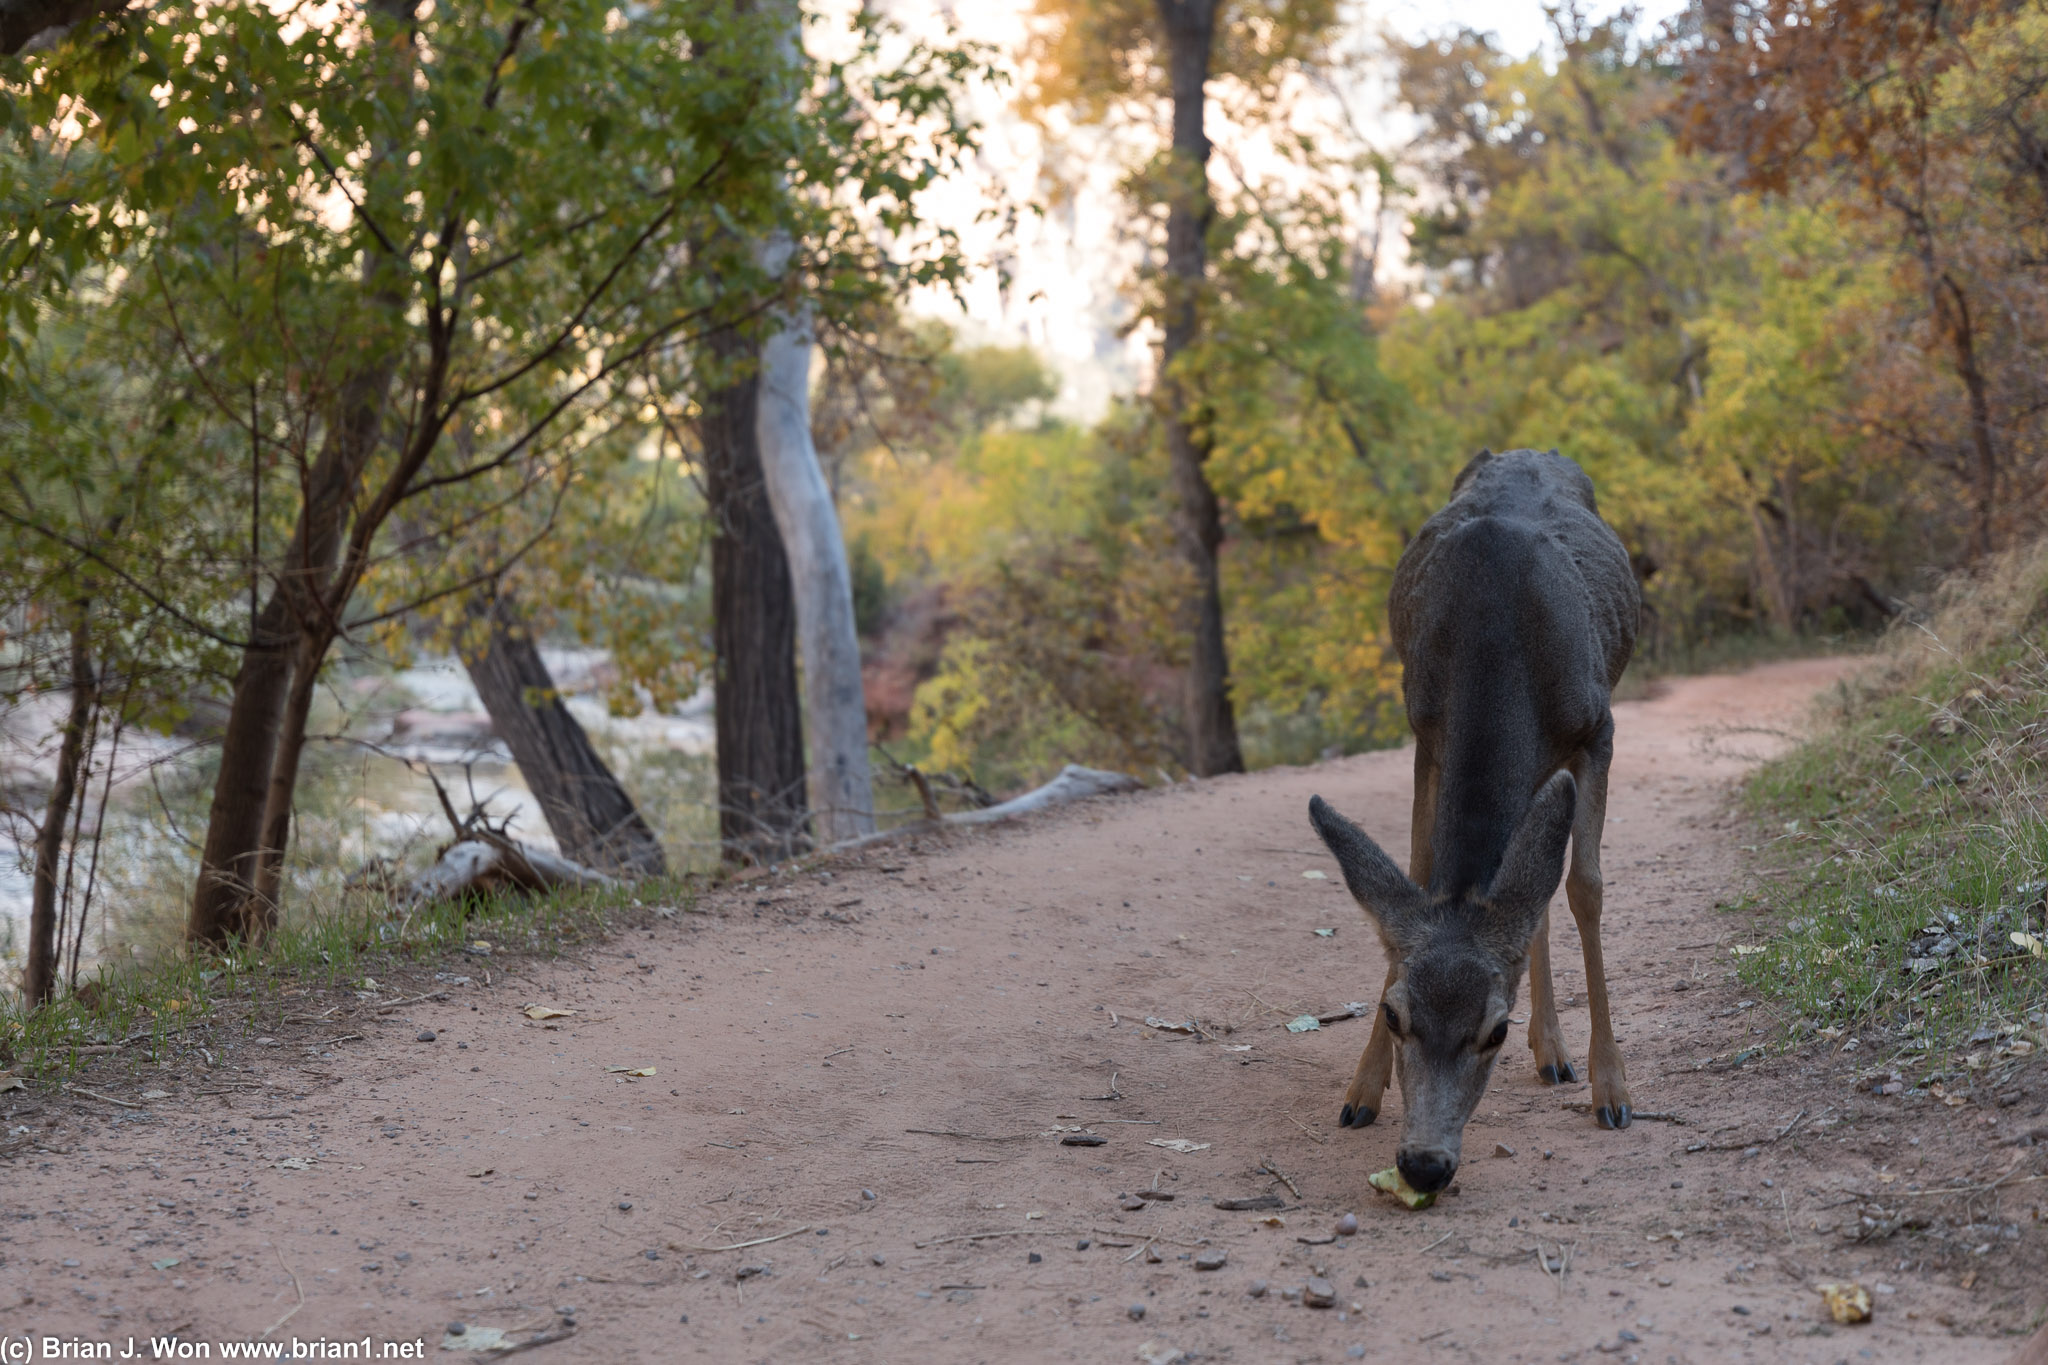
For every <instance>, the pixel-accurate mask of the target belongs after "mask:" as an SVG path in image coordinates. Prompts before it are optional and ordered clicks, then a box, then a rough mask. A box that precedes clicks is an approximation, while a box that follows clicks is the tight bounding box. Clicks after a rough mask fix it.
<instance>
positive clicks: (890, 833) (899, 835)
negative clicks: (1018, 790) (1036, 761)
mask: <svg viewBox="0 0 2048 1365" xmlns="http://www.w3.org/2000/svg"><path fill="white" fill-rule="evenodd" d="M910 771H911V772H912V773H913V774H915V773H916V772H917V770H916V769H915V768H913V769H911V770H910ZM913 780H915V779H913ZM1144 786H1145V784H1144V783H1143V782H1140V781H1139V780H1138V779H1137V778H1135V777H1132V776H1130V775H1129V774H1127V773H1113V772H1106V771H1104V770H1103V769H1101V768H1084V767H1082V766H1081V765H1080V764H1078V763H1069V764H1068V765H1067V766H1066V767H1064V768H1062V769H1060V772H1059V776H1057V777H1055V778H1053V780H1052V781H1050V782H1048V783H1046V784H1045V785H1044V786H1042V787H1034V788H1032V789H1031V790H1030V791H1028V792H1025V793H1024V794H1023V795H1022V796H1015V797H1012V798H1010V799H1009V800H1008V801H1004V802H1002V803H1001V804H999V805H994V806H985V807H983V808H982V809H980V810H962V811H953V812H951V813H948V814H942V815H939V816H938V817H937V818H936V819H935V818H933V817H932V816H931V815H929V814H927V815H926V816H925V818H924V819H922V820H913V821H911V822H910V823H909V824H907V825H898V826H897V827H896V828H895V829H885V830H878V831H877V832H875V833H873V834H864V835H862V836H861V837H860V838H858V839H846V840H842V841H841V842H839V843H836V844H829V845H827V846H826V847H824V848H822V849H819V850H818V851H819V852H820V853H845V852H847V851H848V850H850V849H856V848H867V847H869V846H871V845H873V844H882V843H888V842H889V841H891V840H894V839H903V838H908V837H910V836H912V835H918V834H933V833H936V832H938V831H939V830H942V829H946V828H948V827H949V826H953V825H992V824H995V823H997V822H999V821H1003V820H1014V819H1016V818H1017V817H1018V816H1020V815H1030V814H1033V813H1034V812H1037V811H1042V810H1050V809H1051V808H1052V807H1054V806H1062V805H1065V804H1067V803H1068V802H1070V801H1081V800H1085V799H1086V798H1088V797H1091V796H1111V795H1114V794H1116V793H1119V792H1134V791H1141V790H1143V789H1144ZM919 793H920V795H921V796H923V798H924V802H925V809H926V811H928V812H929V811H934V810H936V809H937V803H936V802H934V801H933V799H932V797H931V795H930V790H929V788H927V787H925V786H924V785H923V784H922V783H920V784H919Z"/></svg>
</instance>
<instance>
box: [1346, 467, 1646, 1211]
mask: <svg viewBox="0 0 2048 1365" xmlns="http://www.w3.org/2000/svg"><path fill="white" fill-rule="evenodd" d="M1641 601H1642V597H1641V587H1640V585H1639V584H1638V582H1637V580H1636V577H1635V573H1634V571H1633V569H1632V567H1631V565H1630V561H1629V557H1628V552H1627V551H1626V550H1625V549H1624V548H1623V546H1622V543H1621V538H1620V537H1619V536H1617V535H1616V534H1615V533H1614V531H1613V530H1612V529H1611V528H1610V527H1609V526H1608V525H1607V523H1606V522H1605V521H1603V520H1601V517H1600V512H1599V507H1598V505H1597V503H1596V501H1595V498H1594V490H1593V481H1592V480H1591V479H1590V478H1588V477H1587V475H1586V473H1585V471H1584V470H1582V469H1580V468H1579V466H1578V465H1577V464H1576V463H1575V462H1573V461H1572V460H1570V459H1568V458H1566V457H1565V456H1563V455H1560V454H1559V453H1558V452H1557V451H1556V450H1550V451H1535V450H1510V451H1505V452H1502V453H1501V454H1498V455H1496V454H1494V453H1492V452H1491V451H1487V450H1482V451H1481V452H1480V453H1479V454H1478V455H1477V456H1475V457H1474V458H1473V459H1472V460H1471V462H1470V463H1468V464H1467V465H1466V466H1465V468H1464V469H1463V470H1462V471H1461V472H1460V473H1459V474H1458V477H1457V480H1456V482H1455V483H1454V484H1453V485H1452V489H1451V497H1450V500H1449V501H1448V502H1447V503H1445V505H1444V506H1443V507H1442V508H1440V509H1439V510H1438V511H1437V512H1436V514H1435V515H1433V516H1431V517H1430V518H1429V520H1428V521H1427V522H1425V523H1424V524H1423V526H1422V529H1421V530H1420V531H1419V532H1418V533H1417V534H1416V537H1415V539H1414V540H1413V541H1412V542H1411V543H1410V544H1409V546H1408V548H1407V549H1406V550H1405V551H1404V552H1403V553H1402V555H1401V559H1400V563H1399V564H1398V565H1397V566H1396V568H1395V571H1394V581H1393V589H1392V594H1391V597H1390V599H1389V603H1388V624H1389V627H1390V630H1391V633H1392V636H1393V643H1394V650H1395V653H1396V654H1397V655H1398V657H1399V658H1400V661H1401V665H1402V670H1403V672H1402V692H1403V699H1404V702H1405V704H1406V708H1407V712H1408V724H1409V727H1410V729H1412V730H1413V731H1414V736H1415V795H1414V818H1413V825H1412V827H1411V834H1410V842H1409V853H1408V872H1407V874H1406V875H1405V876H1404V875H1403V874H1402V872H1401V870H1400V869H1399V868H1398V867H1396V866H1395V865H1394V861H1393V859H1391V858H1389V857H1388V856H1387V854H1386V853H1385V851H1383V850H1382V849H1381V848H1380V846H1379V845H1378V844H1376V843H1374V842H1373V841H1372V839H1371V838H1370V837H1369V836H1368V835H1367V834H1366V833H1365V831H1363V830H1362V829H1360V828H1359V827H1358V826H1357V825H1355V824H1353V823H1352V822H1351V821H1350V820H1347V819H1345V818H1344V817H1343V816H1342V815H1339V814H1338V813H1337V812H1336V811H1335V810H1333V809H1332V808H1331V807H1330V805H1329V803H1327V802H1326V801H1324V800H1323V799H1322V797H1320V796H1316V797H1314V798H1312V799H1311V800H1310V802H1309V821H1310V823H1311V824H1312V825H1313V826H1314V827H1315V830H1316V832H1317V834H1319V835H1320V836H1321V837H1322V840H1323V843H1324V844H1325V845H1326V846H1327V847H1328V848H1329V850H1330V852H1331V854H1332V855H1333V856H1334V857H1335V858H1336V860H1337V864H1338V866H1339V868H1340V869H1341V870H1342V872H1343V877H1344V884H1345V886H1346V888H1347V889H1348V890H1349V891H1350V892H1351V895H1352V897H1353V898H1354V899H1355V900H1356V901H1357V902H1358V904H1359V906H1360V907H1361V908H1362V909H1363V910H1364V911H1365V913H1366V915H1367V917H1368V919H1369V920H1370V921H1371V923H1372V925H1373V927H1374V928H1375V929H1376V930H1377V931H1378V934H1379V938H1380V941H1381V943H1382V944H1383V945H1384V947H1385V949H1386V955H1387V963H1388V966H1387V976H1386V981H1385V984H1384V985H1383V987H1382V990H1381V998H1380V1008H1379V1011H1378V1013H1377V1014H1376V1015H1375V1017H1374V1019H1373V1026H1372V1036H1371V1038H1370V1039H1369V1040H1368V1041H1367V1043H1366V1045H1365V1052H1364V1054H1363V1055H1362V1056H1360V1058H1359V1060H1358V1069H1357V1072H1356V1073H1355V1074H1354V1075H1353V1076H1352V1079H1351V1085H1350V1087H1349V1089H1347V1090H1346V1091H1345V1094H1344V1106H1343V1109H1342V1110H1341V1111H1340V1113H1339V1116H1338V1126H1339V1127H1343V1128H1364V1127H1366V1126H1368V1125H1370V1124H1371V1123H1372V1122H1373V1120H1374V1119H1375V1118H1376V1117H1377V1116H1378V1115H1379V1112H1380V1106H1381V1102H1382V1100H1383V1098H1384V1096H1385V1092H1386V1088H1387V1083H1388V1077H1389V1073H1390V1071H1393V1072H1398V1074H1399V1079H1400V1084H1401V1099H1402V1106H1403V1127H1402V1132H1401V1142H1400V1147H1399V1149H1398V1152H1397V1156H1396V1162H1395V1164H1396V1165H1397V1166H1398V1168H1399V1169H1400V1172H1401V1176H1402V1178H1403V1179H1404V1180H1406V1181H1407V1182H1408V1184H1409V1186H1410V1187H1412V1188H1413V1189H1415V1190H1417V1191H1420V1192H1423V1193H1431V1192H1435V1191H1438V1190H1441V1189H1443V1188H1444V1187H1445V1186H1447V1185H1449V1184H1450V1183H1451V1178H1452V1177H1453V1176H1454V1175H1455V1174H1456V1173H1457V1169H1458V1159H1459V1153H1460V1150H1461V1145H1462V1143H1463V1139H1464V1132H1465V1125H1466V1124H1467V1122H1468V1121H1470V1119H1471V1117H1472V1112H1473V1110H1474V1109H1475V1108H1477V1107H1478V1104H1479V1100H1480V1097H1481V1095H1482V1094H1483V1093H1484V1092H1485V1090H1486V1085H1487V1081H1488V1080H1489V1078H1490V1077H1491V1076H1492V1073H1493V1067H1494V1063H1495V1061H1496V1060H1498V1058H1499V1056H1500V1051H1501V1047H1502V1045H1503V1044H1504V1043H1505V1042H1506V1041H1507V1036H1508V1024H1509V1022H1510V1020H1509V1016H1510V1015H1511V1014H1512V1013H1513V1012H1514V1008H1515V996H1516V990H1517V987H1518V985H1519V984H1520V982H1521V979H1522V976H1523V973H1524V971H1525V970H1526V972H1527V974H1528V980H1529V1047H1530V1051H1531V1052H1532V1053H1533V1054H1534V1056H1535V1062H1536V1071H1537V1075H1538V1076H1539V1077H1540V1078H1541V1080H1543V1081H1544V1082H1546V1083H1549V1084H1553V1085H1555V1084H1561V1083H1568V1082H1572V1081H1575V1080H1576V1079H1577V1072H1576V1071H1575V1070H1574V1068H1573V1066H1572V1062H1571V1057H1570V1054H1569V1052H1568V1051H1567V1050H1566V1047H1565V1042H1564V1035H1563V1033H1562V1031H1561V1030H1560V1029H1559V1027H1558V1022H1557V1002H1556V997H1555V994H1554V992H1553V990H1552V988H1551V979H1550V945H1549V938H1550V911H1549V907H1550V901H1551V897H1552V896H1553V895H1554V894H1555V893H1556V891H1557V884H1558V881H1559V879H1560V878H1562V879H1563V880H1564V884H1565V895H1566V898H1567V900H1568V901H1569V903H1570V906H1571V913H1572V918H1573V920H1574V921H1575V922H1576V923H1577V925H1578V930H1579V938H1580V941H1581V943H1582V944H1583V945H1584V948H1585V956H1586V1002H1587V1005H1588V1006H1589V1008H1590V1013H1591V1015H1592V1042H1591V1046H1590V1049H1589V1053H1588V1057H1587V1064H1588V1067H1589V1069H1590V1072H1591V1081H1592V1107H1593V1113H1594V1117H1595V1119H1596V1121H1597V1122H1598V1123H1599V1125H1600V1126H1601V1127H1602V1128H1607V1129H1621V1128H1626V1127H1628V1126H1629V1123H1630V1120H1631V1117H1632V1113H1633V1111H1632V1109H1631V1107H1630V1104H1629V1091H1628V1079H1627V1076H1626V1073H1625V1071H1624V1068H1623V1065H1622V1059H1621V1051H1620V1049H1619V1048H1618V1047H1616V1045H1615V1042H1614V1026H1613V1020H1612V1018H1611V1017H1610V1015H1609V1012H1608V1003H1607V977H1606V971H1605V967H1604V966H1603V963H1602V959H1601V955H1600V907H1601V899H1602V894H1603V885H1602V882H1601V877H1600V836H1601V830H1602V827H1603V825H1604V824H1605V822H1606V810H1607V772H1608V767H1609V765H1610V763H1611V762H1612V760H1613V757H1614V715H1613V709H1612V703H1613V693H1614V687H1615V684H1616V683H1618V682H1619V681H1620V680H1621V674H1622V670H1623V669H1624V668H1626V667H1627V665H1628V661H1629V656H1630V655H1631V653H1632V652H1633V651H1634V648H1635V632H1636V624H1637V621H1638V619H1639V613H1640V611H1641ZM1567 843H1569V845H1570V868H1569V871H1567V869H1566V865H1565V862H1566V845H1567Z"/></svg>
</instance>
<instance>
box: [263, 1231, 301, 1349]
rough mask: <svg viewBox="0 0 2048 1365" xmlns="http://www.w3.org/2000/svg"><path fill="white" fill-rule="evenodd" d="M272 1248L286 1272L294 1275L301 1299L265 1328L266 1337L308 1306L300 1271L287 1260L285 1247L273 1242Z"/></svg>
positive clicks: (293, 1284) (294, 1284)
mask: <svg viewBox="0 0 2048 1365" xmlns="http://www.w3.org/2000/svg"><path fill="white" fill-rule="evenodd" d="M270 1249H271V1250H272V1251H274V1252H276V1253H277V1263H278V1264H279V1265H281V1266H283V1267H284V1273H285V1274H287V1275H289V1276H291V1277H292V1288H293V1289H294V1290H295V1291H297V1293H298V1296H299V1301H298V1302H297V1303H295V1304H293V1305H292V1306H291V1307H290V1308H287V1309H286V1310H285V1313H284V1316H283V1317H281V1318H279V1319H278V1320H277V1321H276V1322H273V1323H271V1324H270V1326H268V1327H266V1328H264V1329H263V1335H264V1336H266V1337H267V1336H269V1335H270V1334H271V1333H272V1332H275V1331H276V1330H277V1329H278V1328H280V1327H282V1326H284V1325H285V1324H286V1323H288V1322H290V1321H291V1320H292V1314H294V1313H296V1312H298V1311H299V1310H300V1309H301V1308H304V1307H305V1306H306V1290H305V1287H304V1286H303V1285H301V1284H300V1283H299V1272H298V1271H296V1270H293V1269H292V1268H291V1265H290V1263H289V1262H287V1261H286V1260H285V1258H284V1251H283V1249H282V1248H280V1247H279V1246H278V1245H277V1244H276V1243H274V1242H273V1243H272V1244H271V1247H270Z"/></svg>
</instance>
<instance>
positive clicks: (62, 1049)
mask: <svg viewBox="0 0 2048 1365" xmlns="http://www.w3.org/2000/svg"><path fill="white" fill-rule="evenodd" d="M695 896H696V893H695V890H694V888H693V887H692V886H691V885H690V884H689V883H687V882H685V881H682V880H680V879H674V880H668V881H658V882H642V883H639V884H638V885H635V886H630V887H618V888H605V889H602V890H586V891H574V892H561V893H556V894H553V895H547V896H535V897H524V896H519V895H516V894H501V895H491V896H473V897H468V898H465V899H462V900H459V901H450V902H445V903H443V904H439V905H432V906H422V907H419V908H417V909H413V910H406V911H401V910H397V909H395V908H394V907H392V905H391V904H390V902H389V901H388V900H386V899H384V898H382V897H379V896H374V895H371V894H369V893H359V894H356V895H352V896H349V897H345V898H343V899H342V901H340V902H339V903H338V904H337V905H336V907H335V908H334V909H332V910H329V911H324V912H317V911H316V912H309V913H303V914H300V915H295V916H290V917H288V918H287V919H286V921H285V923H284V924H283V925H281V926H280V927H279V928H278V929H277V930H276V931H275V932H274V933H273V934H271V935H270V936H269V937H268V938H267V939H265V940H264V942H263V943H262V944H260V945H257V946H255V947H246V946H243V945H233V946H231V947H230V948H229V949H228V950H227V951H224V952H220V953H198V954H195V953H188V952H183V951H160V952H157V953H154V954H151V955H148V956H146V957H145V958H143V959H142V960H139V961H127V962H123V961H119V960H116V961H112V962H109V963H103V964H102V965H101V966H100V967H99V968H98V969H97V970H96V971H95V973H94V975H93V976H92V978H91V979H90V980H89V981H87V982H83V983H81V985H80V987H79V989H78V990H77V991H76V992H73V993H71V994H67V995H63V996H60V997H59V998H58V999H56V1000H55V1001H53V1002H51V1003H50V1004H49V1005H47V1006H45V1007H44V1008H42V1009H39V1010H35V1011H33V1012H27V1013H24V1012H23V1011H22V1009H21V1008H20V1005H19V1003H18V1002H17V1001H7V1002H4V1003H0V1067H5V1068H7V1069H9V1070H12V1071H14V1072H16V1073H17V1074H21V1075H34V1076H38V1077H40V1078H44V1079H53V1078H54V1079H62V1078H64V1077H66V1076H69V1075H71V1074H73V1073H74V1072H76V1071H77V1070H78V1069H79V1068H80V1067H81V1066H82V1065H85V1064H88V1063H90V1062H92V1061H95V1060H98V1059H99V1058H100V1057H102V1056H113V1057H118V1058H120V1059H122V1060H124V1061H126V1062H129V1063H140V1062H145V1061H147V1062H164V1061H169V1060H171V1059H173V1058H174V1057H177V1056H179V1055H189V1054H192V1053H203V1051H204V1049H205V1047H206V1043H207V1041H208V1040H210V1039H211V1038H214V1037H217V1036H219V1034H220V1031H222V1030H239V1031H241V1032H242V1033H245V1034H248V1035H252V1036H253V1035H255V1034H259V1033H263V1032H266V1031H271V1030H274V1029H276V1028H277V1027H278V1026H279V1025H281V1024H282V1023H283V1021H284V1016H285V1015H286V1014H287V1013H288V1012H291V1011H295V1010H303V1009H305V1007H306V1003H305V1000H304V995H305V994H306V991H307V990H308V989H319V988H327V989H355V988H360V987H361V986H362V983H363V981H364V979H365V978H373V977H375V975H376V974H377V973H379V972H384V973H389V972H391V971H392V970H393V969H394V968H396V967H403V966H412V967H427V966H432V965H434V964H437V963H439V962H442V961H444V960H453V959H458V958H459V960H461V961H464V962H472V961H475V960H477V959H474V958H471V957H464V956H462V953H463V950H464V949H465V948H467V947H469V946H471V945H474V944H477V943H479V942H483V943H487V944H489V945H490V956H491V957H493V958H495V957H497V956H500V955H503V954H513V955H543V956H544V955H547V954H551V953H555V952H559V951H561V950H562V949H564V948H566V947H568V946H570V945H572V944H575V943H578V942H583V941H586V940H589V939H591V938H595V937H601V936H603V935H604V934H606V933H608V932H609V931H610V930H611V929H612V928H613V927H614V925H615V924H616V923H618V922H620V921H624V920H628V919H631V920H639V919H644V918H652V917H654V916H655V915H657V914H660V913H673V911H674V910H675V909H681V910H689V909H691V908H692V907H693V906H694V902H695ZM653 906H661V907H664V910H662V911H657V910H654V909H651V908H649V907H653ZM466 970H467V969H466ZM287 992H291V993H292V994H291V998H290V999H289V1000H288V999H287ZM131 1040H132V1041H131ZM119 1044H127V1046H125V1047H123V1048H122V1049H121V1051H120V1052H118V1053H114V1054H104V1053H97V1052H88V1051H84V1050H83V1049H87V1048H92V1047H105V1046H108V1045H119Z"/></svg>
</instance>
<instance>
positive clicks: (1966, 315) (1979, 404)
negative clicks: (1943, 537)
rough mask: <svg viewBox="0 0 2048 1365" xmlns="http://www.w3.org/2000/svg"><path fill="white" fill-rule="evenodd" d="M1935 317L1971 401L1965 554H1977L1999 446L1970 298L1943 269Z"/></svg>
mask: <svg viewBox="0 0 2048 1365" xmlns="http://www.w3.org/2000/svg"><path fill="white" fill-rule="evenodd" d="M1934 304H1935V316H1936V317H1937V318H1940V319H1941V320H1942V321H1943V323H1944V327H1943V330H1944V331H1946V332H1947V333H1948V338H1949V346H1950V348H1951V349H1952V350H1953V351H1954V353H1955V364H1956V376H1957V377H1958V378H1959V379H1961V380H1962V381H1963V391H1964V393H1966V394H1967V395H1968V396H1969V400H1970V455H1971V460H1970V501H1971V502H1972V503H1974V504H1975V506H1974V507H1973V508H1972V509H1971V511H1972V512H1973V513H1974V515H1973V517H1972V518H1971V524H1970V558H1972V559H1982V558H1983V557H1984V556H1986V555H1988V554H1990V553H1991V547H1992V545H1993V544H1994V543H1995V537H1994V535H1993V526H1992V522H1993V518H1994V517H1995V515H1996V513H1997V508H1998V445H1997V442H1996V440H1995V439H1994V438H1993V436H1992V432H1991V399H1990V396H1989V393H1988V389H1989V385H1988V384H1986V382H1985V379H1984V368H1983V366H1982V365H1981V364H1979V363H1978V360H1977V333H1976V328H1975V326H1974V325H1973V323H1972V320H1971V317H1970V300H1969V298H1968V297H1967V296H1966V295H1965V294H1964V293H1963V291H1962V289H1961V288H1960V287H1959V286H1958V285H1957V284H1956V282H1955V279H1954V277H1953V276H1951V275H1949V274H1948V273H1947V272H1946V271H1944V272H1943V273H1942V275H1941V278H1940V280H1939V282H1938V283H1937V284H1936V285H1935V300H1934Z"/></svg>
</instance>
